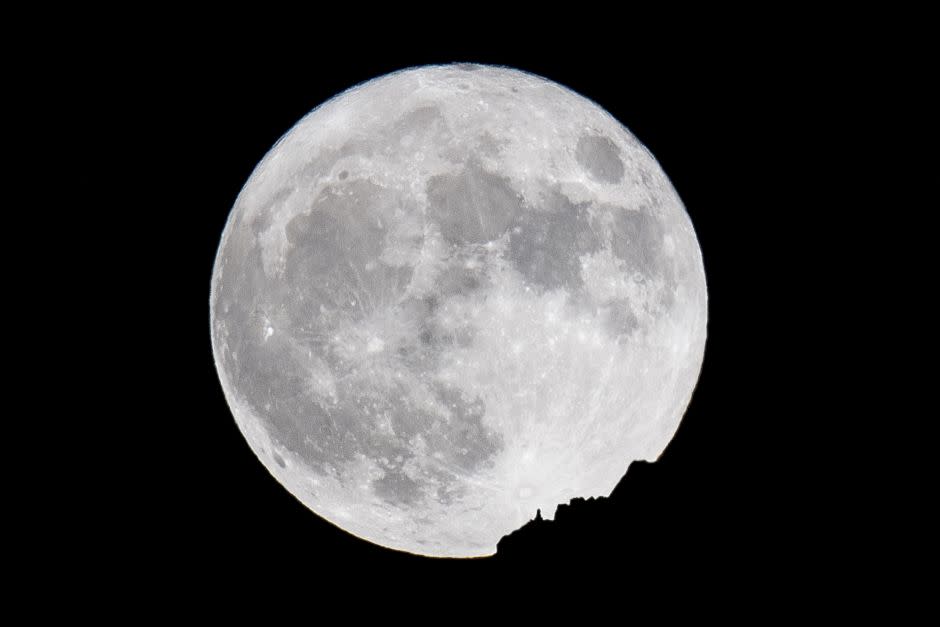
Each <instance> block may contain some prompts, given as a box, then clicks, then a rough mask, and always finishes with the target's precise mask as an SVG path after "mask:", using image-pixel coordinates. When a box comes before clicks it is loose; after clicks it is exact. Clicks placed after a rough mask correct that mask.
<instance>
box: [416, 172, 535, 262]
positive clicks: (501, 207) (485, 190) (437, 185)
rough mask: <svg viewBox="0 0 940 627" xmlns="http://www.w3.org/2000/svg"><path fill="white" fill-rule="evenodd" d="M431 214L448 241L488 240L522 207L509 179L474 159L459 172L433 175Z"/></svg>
mask: <svg viewBox="0 0 940 627" xmlns="http://www.w3.org/2000/svg"><path fill="white" fill-rule="evenodd" d="M427 193H428V203H429V207H428V215H429V216H430V217H431V219H432V220H434V221H435V222H436V223H437V224H438V225H439V226H440V228H441V234H442V235H443V236H444V239H446V240H447V241H448V242H451V243H455V244H467V243H484V242H488V241H491V240H494V239H496V238H498V237H499V236H500V235H502V234H503V233H504V232H505V231H506V228H507V227H508V226H509V225H510V223H511V222H512V220H513V218H514V216H515V215H516V214H517V213H519V211H520V209H521V199H520V197H519V194H518V193H517V192H516V191H515V190H514V189H513V188H512V186H511V185H510V184H509V179H506V178H503V177H500V176H497V175H496V174H492V173H490V172H487V171H486V170H484V169H483V168H482V167H481V166H480V165H479V164H477V163H474V162H470V163H468V164H467V165H466V167H465V168H464V169H463V171H462V172H460V173H459V174H456V175H446V174H445V175H439V176H434V177H431V179H430V180H428V184H427Z"/></svg>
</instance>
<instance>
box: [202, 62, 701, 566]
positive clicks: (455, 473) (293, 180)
mask: <svg viewBox="0 0 940 627" xmlns="http://www.w3.org/2000/svg"><path fill="white" fill-rule="evenodd" d="M331 245H333V247H332V248H331V247H330V246H331ZM314 279H316V280H314ZM210 309H211V311H210V319H211V321H212V331H213V349H214V353H215V358H216V364H217V368H218V370H219V374H220V379H221V381H222V385H223V389H224V391H225V394H226V398H227V399H228V401H229V404H230V406H231V408H232V411H233V414H234V415H235V418H236V422H237V423H238V425H239V428H240V429H241V430H242V432H243V434H245V437H246V439H247V440H248V442H249V443H250V444H251V446H252V448H253V450H254V451H255V453H256V454H257V455H258V457H259V459H260V460H261V461H262V463H263V464H264V465H265V466H266V467H267V468H268V470H269V471H270V472H271V473H272V474H273V475H274V476H275V477H276V478H277V479H278V481H280V482H281V483H282V484H284V485H285V487H287V488H288V489H289V491H290V492H291V493H292V494H293V495H294V496H295V497H297V498H298V499H300V500H301V501H302V502H304V504H305V505H307V506H308V507H309V508H310V509H311V510H313V511H314V512H316V513H318V514H319V515H321V516H323V517H324V518H326V519H328V520H330V521H331V522H333V523H334V524H337V525H338V526H340V527H341V528H344V529H346V530H347V531H350V532H351V533H354V534H355V535H358V536H360V537H363V538H365V539H367V540H370V541H372V542H376V543H379V544H382V545H384V546H388V547H391V548H396V549H400V550H406V551H410V552H414V553H421V554H427V555H438V556H445V555H446V556H476V555H486V554H491V553H492V552H493V551H494V550H495V546H496V542H498V540H499V539H500V537H502V536H503V535H505V534H506V533H509V532H510V531H512V530H513V529H515V528H517V527H518V526H520V525H521V524H523V523H525V522H526V521H527V520H529V519H530V518H531V517H532V516H533V515H534V513H535V509H536V508H541V509H542V512H543V515H544V516H545V517H547V518H551V517H552V516H553V514H554V511H555V507H556V506H557V504H558V503H560V502H566V501H567V500H570V499H571V498H573V497H575V496H606V495H607V494H609V493H610V491H611V490H612V489H613V487H614V486H615V485H616V483H617V481H619V479H620V478H621V477H622V475H623V473H624V472H625V471H626V468H627V466H628V465H629V463H630V461H632V460H633V459H648V460H653V459H656V458H657V457H658V456H659V454H661V452H662V450H663V449H664V448H665V446H666V444H667V443H668V441H669V439H671V437H672V435H673V433H674V432H675V430H676V428H677V427H678V424H679V420H680V419H681V416H682V413H683V412H684V410H685V407H686V405H687V403H688V401H689V400H690V398H691V394H692V390H693V388H694V385H695V381H696V379H697V376H698V372H699V369H700V367H701V361H702V356H703V352H704V341H705V325H706V310H707V293H706V288H705V279H704V271H703V268H702V261H701V253H700V251H699V248H698V243H697V240H696V238H695V234H694V231H693V230H692V226H691V223H690V221H689V219H688V216H687V215H686V213H685V211H684V208H683V207H682V204H681V202H680V201H679V199H678V196H677V195H676V193H675V191H674V190H673V189H672V187H671V185H670V184H669V182H668V179H667V178H666V177H665V174H663V173H662V171H661V169H660V168H659V166H658V164H657V163H656V162H655V159H653V158H652V156H651V155H650V154H649V152H648V151H646V150H645V148H643V147H642V145H640V144H639V142H638V141H637V140H636V139H635V138H634V137H633V136H632V135H630V134H629V132H628V131H626V129H624V128H623V127H622V126H621V125H620V124H619V122H617V121H616V120H614V119H613V118H612V117H611V116H609V114H607V113H606V112H604V111H603V110H601V109H600V108H599V107H597V106H596V105H595V104H594V103H591V102H590V101H588V100H586V99H584V98H583V97H581V96H579V95H577V94H575V93H574V92H571V91H569V90H567V89H565V88H563V87H561V86H558V85H556V84H554V83H551V82H549V81H546V80H545V79H542V78H539V77H535V76H532V75H529V74H524V73H521V72H518V71H515V70H508V69H505V68H493V67H483V66H477V68H476V69H474V70H473V71H470V70H467V69H464V68H460V67H456V66H438V67H427V68H416V69H412V70H407V71H403V72H399V73H396V74H392V75H389V76H385V77H381V78H379V79H376V80H374V81H370V82H368V83H365V84H363V85H360V86H357V87H356V88H353V89H352V90H350V91H348V92H345V93H344V94H341V95H340V96H337V97H336V98H334V99H333V100H331V101H329V102H327V103H326V104H324V105H323V106H321V107H319V108H318V109H315V110H314V111H313V112H311V113H310V114H308V115H307V116H306V117H305V118H304V119H303V120H301V121H300V122H299V123H298V124H297V125H295V127H294V128H293V129H291V130H290V131H289V132H288V133H287V134H286V135H285V136H284V137H283V138H282V139H281V140H280V141H279V142H278V143H277V144H276V145H275V147H274V148H272V150H271V151H270V152H269V153H268V155H266V156H265V158H264V159H263V160H262V162H261V163H260V164H259V166H258V168H256V170H255V172H254V173H253V174H252V176H251V178H250V179H249V181H248V182H247V183H246V185H245V188H244V189H243V190H242V192H241V194H240V195H239V198H238V200H237V201H236V203H235V207H234V208H233V210H232V214H231V216H230V219H229V222H228V223H227V225H226V229H225V232H224V234H223V238H222V243H221V245H220V248H219V252H218V255H217V258H216V267H215V270H214V273H213V290H212V296H211V298H210Z"/></svg>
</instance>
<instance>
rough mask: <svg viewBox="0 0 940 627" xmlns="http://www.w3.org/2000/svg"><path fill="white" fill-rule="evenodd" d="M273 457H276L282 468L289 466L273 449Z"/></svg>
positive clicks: (276, 461) (275, 460)
mask: <svg viewBox="0 0 940 627" xmlns="http://www.w3.org/2000/svg"><path fill="white" fill-rule="evenodd" d="M271 457H273V458H274V462H275V463H276V464H277V465H278V466H280V467H281V468H287V464H286V463H284V458H283V457H281V456H280V455H278V454H277V453H276V452H274V451H271Z"/></svg>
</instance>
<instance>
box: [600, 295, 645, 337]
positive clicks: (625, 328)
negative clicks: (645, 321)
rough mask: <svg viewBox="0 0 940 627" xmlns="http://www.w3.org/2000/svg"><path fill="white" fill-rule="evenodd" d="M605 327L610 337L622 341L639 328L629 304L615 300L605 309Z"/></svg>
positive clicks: (638, 322)
mask: <svg viewBox="0 0 940 627" xmlns="http://www.w3.org/2000/svg"><path fill="white" fill-rule="evenodd" d="M606 326H607V328H608V330H609V331H610V332H611V335H613V336H614V337H617V338H618V339H619V340H624V339H626V338H627V337H629V336H630V335H632V334H633V332H634V331H636V329H637V328H638V327H639V326H640V321H639V320H638V319H637V317H636V315H635V314H634V313H633V310H632V309H631V308H630V303H629V302H627V301H625V300H617V301H614V302H612V303H610V304H609V305H608V306H607V308H606Z"/></svg>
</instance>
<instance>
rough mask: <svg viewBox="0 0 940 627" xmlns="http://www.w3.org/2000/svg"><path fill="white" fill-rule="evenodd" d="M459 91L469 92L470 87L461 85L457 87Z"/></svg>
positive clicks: (464, 84)
mask: <svg viewBox="0 0 940 627" xmlns="http://www.w3.org/2000/svg"><path fill="white" fill-rule="evenodd" d="M457 89H459V90H460V91H468V90H469V89H470V85H467V84H466V83H460V84H458V85H457Z"/></svg>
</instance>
